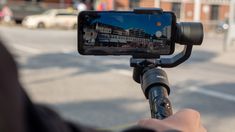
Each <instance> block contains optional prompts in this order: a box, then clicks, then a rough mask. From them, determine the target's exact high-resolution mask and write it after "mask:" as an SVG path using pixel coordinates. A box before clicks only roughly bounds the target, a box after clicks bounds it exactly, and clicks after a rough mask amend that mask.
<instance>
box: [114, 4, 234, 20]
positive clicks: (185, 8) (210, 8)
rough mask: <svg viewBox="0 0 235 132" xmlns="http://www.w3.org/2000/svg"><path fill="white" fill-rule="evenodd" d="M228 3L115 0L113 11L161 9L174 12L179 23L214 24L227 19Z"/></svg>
mask: <svg viewBox="0 0 235 132" xmlns="http://www.w3.org/2000/svg"><path fill="white" fill-rule="evenodd" d="M229 2H230V0H115V9H118V10H128V9H131V8H134V7H161V8H163V9H164V10H168V11H174V12H175V13H176V15H177V18H178V19H180V20H181V21H193V20H195V21H199V20H200V21H202V22H204V23H216V22H218V21H224V20H226V19H227V18H228V15H229Z"/></svg>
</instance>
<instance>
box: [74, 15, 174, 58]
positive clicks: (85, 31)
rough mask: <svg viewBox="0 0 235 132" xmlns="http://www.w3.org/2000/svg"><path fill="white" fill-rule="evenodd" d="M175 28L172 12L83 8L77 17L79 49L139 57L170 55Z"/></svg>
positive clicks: (84, 52)
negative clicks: (91, 9) (92, 9)
mask: <svg viewBox="0 0 235 132" xmlns="http://www.w3.org/2000/svg"><path fill="white" fill-rule="evenodd" d="M175 30H176V17H175V14H174V13H173V12H165V11H162V12H160V13H149V12H148V13H138V12H134V11H83V12H81V13H80V14H79V16H78V52H79V53H80V54H82V55H131V56H134V57H142V58H146V57H147V58H150V57H157V56H159V55H170V54H172V53H173V52H174V49H175V37H174V33H175Z"/></svg>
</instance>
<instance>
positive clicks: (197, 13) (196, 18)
mask: <svg viewBox="0 0 235 132" xmlns="http://www.w3.org/2000/svg"><path fill="white" fill-rule="evenodd" d="M193 17H194V18H193V19H194V21H195V22H198V21H200V17H201V0H194V15H193Z"/></svg>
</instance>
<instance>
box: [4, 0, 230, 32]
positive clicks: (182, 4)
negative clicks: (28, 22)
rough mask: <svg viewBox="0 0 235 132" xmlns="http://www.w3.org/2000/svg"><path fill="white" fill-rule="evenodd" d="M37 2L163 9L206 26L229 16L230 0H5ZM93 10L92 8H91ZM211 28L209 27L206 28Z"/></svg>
mask: <svg viewBox="0 0 235 132" xmlns="http://www.w3.org/2000/svg"><path fill="white" fill-rule="evenodd" d="M4 1H9V2H10V1H36V2H41V3H55V4H58V5H62V4H65V5H66V4H67V5H71V4H73V3H75V2H77V1H83V2H87V3H92V5H93V7H94V9H99V8H97V7H98V6H100V5H102V6H103V7H105V8H104V9H106V10H112V9H115V10H130V9H133V8H135V7H161V8H163V9H164V10H167V11H174V12H175V13H176V15H177V18H178V19H179V20H180V21H201V22H203V23H204V25H210V26H211V25H212V26H213V25H216V24H217V23H218V22H219V21H225V20H226V19H227V18H228V16H229V3H230V0H4ZM91 9H92V8H91ZM206 27H209V26H206Z"/></svg>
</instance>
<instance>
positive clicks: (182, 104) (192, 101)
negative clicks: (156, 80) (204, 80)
mask: <svg viewBox="0 0 235 132" xmlns="http://www.w3.org/2000/svg"><path fill="white" fill-rule="evenodd" d="M186 84H189V83H186ZM194 84H195V85H197V84H199V83H198V82H196V83H194ZM191 86H194V85H191ZM197 87H198V88H199V89H200V91H201V92H203V90H204V89H205V94H204V93H201V92H199V93H198V92H193V91H187V87H186V88H185V91H186V92H179V93H177V92H176V93H174V94H173V95H172V104H173V106H175V107H176V108H178V109H182V108H192V109H196V110H198V111H199V112H200V113H201V117H202V119H207V122H206V123H207V124H205V125H206V127H207V128H208V131H216V129H217V128H218V127H220V128H221V127H222V128H231V127H232V126H231V124H230V126H229V124H227V123H226V122H224V121H229V120H230V119H233V120H235V114H234V110H235V83H215V84H210V85H199V86H198V85H197ZM206 90H207V91H206ZM208 90H209V91H212V92H216V93H219V94H220V95H225V96H230V97H224V96H220V97H218V95H214V94H213V95H210V93H209V94H208ZM231 96H232V97H231ZM226 98H233V99H231V100H229V99H226ZM227 125H228V126H227Z"/></svg>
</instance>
